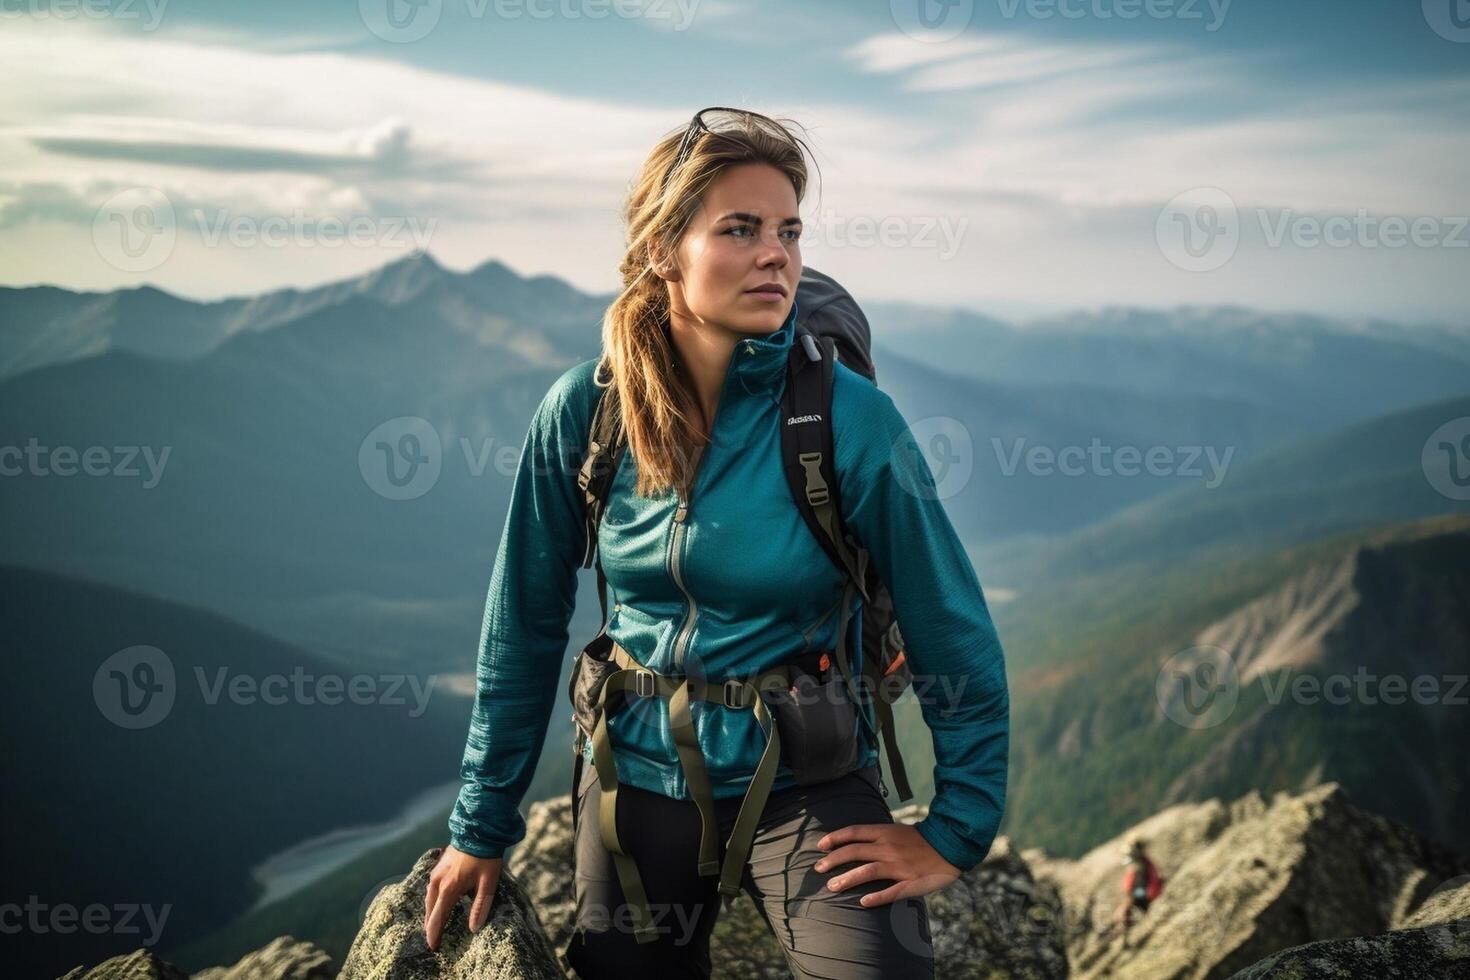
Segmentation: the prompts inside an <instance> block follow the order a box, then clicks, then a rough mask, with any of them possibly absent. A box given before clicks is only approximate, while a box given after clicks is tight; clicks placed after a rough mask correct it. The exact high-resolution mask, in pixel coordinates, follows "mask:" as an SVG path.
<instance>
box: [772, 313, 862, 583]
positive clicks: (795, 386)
mask: <svg viewBox="0 0 1470 980" xmlns="http://www.w3.org/2000/svg"><path fill="white" fill-rule="evenodd" d="M797 340H798V342H797V343H795V344H792V346H791V356H790V357H789V358H788V360H787V362H786V372H787V373H786V389H785V391H784V392H783V393H782V395H781V457H782V464H783V465H782V469H783V470H784V471H785V473H786V482H787V485H788V486H789V487H790V488H791V495H792V497H793V498H794V499H795V500H796V506H797V509H798V510H799V511H800V512H801V516H802V517H803V518H804V519H805V520H806V523H807V526H808V527H810V528H811V531H812V534H814V535H815V536H816V538H817V543H818V544H820V545H821V546H822V550H823V551H825V552H826V553H827V555H828V557H829V558H831V559H832V561H833V562H834V563H835V564H836V565H837V567H838V568H839V569H841V570H842V571H844V572H845V573H846V574H847V576H848V578H849V579H850V580H851V581H852V583H853V585H854V586H855V588H856V589H857V592H858V594H859V595H861V596H862V597H863V600H864V601H865V602H869V601H871V599H872V597H871V596H870V595H869V594H868V586H867V561H868V554H867V552H866V551H865V550H864V549H862V548H861V547H859V546H858V545H856V543H855V542H854V541H853V540H852V538H851V537H849V536H848V534H847V529H846V528H845V527H844V525H843V523H842V508H841V506H840V502H839V500H838V496H837V494H838V487H837V466H836V452H835V451H834V448H833V447H834V442H833V438H832V379H833V375H834V373H835V371H836V367H835V365H836V361H837V353H836V345H835V344H834V343H833V341H832V339H831V338H830V337H817V336H815V335H813V334H812V333H810V332H808V331H805V330H799V331H798V334H797Z"/></svg>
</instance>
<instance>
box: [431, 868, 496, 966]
mask: <svg viewBox="0 0 1470 980" xmlns="http://www.w3.org/2000/svg"><path fill="white" fill-rule="evenodd" d="M502 860H503V859H502V858H482V857H475V856H474V855H473V854H466V853H465V852H463V851H459V850H455V848H454V847H453V846H449V847H445V848H444V853H443V854H442V855H441V856H440V858H439V863H438V864H436V865H434V870H433V871H431V872H430V873H429V890H428V893H427V895H425V897H424V939H425V940H426V941H427V942H428V944H429V948H430V949H432V950H434V951H435V952H438V950H439V941H440V939H441V938H442V937H443V935H444V923H445V922H447V921H449V913H450V912H452V911H454V906H455V904H456V903H457V902H458V901H459V900H460V898H461V897H462V896H464V895H465V894H467V893H469V892H471V891H473V892H474V893H475V901H474V904H473V905H472V906H471V907H470V932H478V931H479V929H480V927H481V926H482V925H484V924H485V919H486V918H488V917H489V915H490V903H491V902H492V901H494V899H495V886H496V885H497V884H499V883H500V865H501V862H502Z"/></svg>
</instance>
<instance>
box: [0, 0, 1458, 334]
mask: <svg viewBox="0 0 1470 980" xmlns="http://www.w3.org/2000/svg"><path fill="white" fill-rule="evenodd" d="M0 64H3V65H4V66H5V68H6V72H5V78H6V82H7V84H6V85H4V86H0V284H4V285H13V286H20V285H37V284H52V285H59V286H65V287H68V288H72V289H85V290H99V289H111V288H117V287H122V286H132V285H138V284H143V283H148V284H152V285H156V286H158V287H160V288H163V289H167V290H169V291H171V292H174V293H177V294H180V295H184V296H189V297H193V298H202V299H208V298H216V297H221V296H229V295H241V294H250V293H257V292H262V291H265V290H269V289H275V288H280V287H284V286H298V287H305V286H311V285H316V284H319V283H322V282H327V281H332V280H337V279H341V278H344V277H347V276H352V275H357V274H360V273H362V272H366V271H368V270H370V269H372V268H375V267H377V266H380V265H382V264H384V263H385V262H389V261H392V260H394V259H396V258H399V257H402V256H403V255H406V254H408V253H410V252H411V251H413V250H415V249H418V248H423V249H427V250H428V251H429V252H430V253H431V254H432V255H433V256H434V257H435V258H436V259H438V260H439V261H440V262H441V263H442V264H443V265H445V266H447V267H449V268H452V269H469V268H472V267H474V266H475V265H478V264H480V263H481V262H484V261H486V260H488V259H498V260H500V261H502V262H504V263H506V264H507V265H509V266H510V267H511V268H512V269H515V270H516V271H517V272H520V273H522V274H526V275H532V274H542V273H549V274H553V275H556V276H559V277H561V278H563V279H565V280H567V281H569V282H570V283H572V284H573V285H575V286H577V287H579V288H581V289H584V290H587V291H590V292H610V291H612V290H614V289H615V288H616V286H617V284H618V282H617V266H618V263H619V260H620V258H621V253H622V250H623V229H622V227H621V224H620V217H619V208H620V205H621V203H622V199H623V196H624V194H625V193H626V190H627V188H628V185H629V182H630V181H631V179H632V178H633V176H634V174H635V172H636V170H637V168H638V166H639V165H640V164H641V162H642V160H643V158H644V157H645V156H646V154H647V153H648V151H649V150H650V149H651V148H652V146H653V144H654V143H655V141H657V140H658V139H659V138H660V137H661V136H663V135H665V134H666V133H668V132H670V131H675V130H679V129H682V128H683V126H684V125H686V124H687V122H688V119H689V117H690V115H691V114H692V113H693V112H694V110H696V109H698V108H699V107H701V106H705V105H711V104H719V105H734V106H741V107H746V108H751V109H755V110H758V111H761V112H765V113H767V114H770V115H778V116H781V117H784V118H787V119H791V120H795V121H796V122H797V123H799V124H800V125H801V127H802V135H803V136H804V137H805V138H806V140H807V142H808V143H809V144H810V145H811V147H812V150H813V152H814V154H815V166H814V168H813V173H812V181H811V185H810V187H809V190H808V193H807V195H806V198H805V200H804V201H803V202H802V213H803V217H804V219H805V221H806V224H807V228H806V232H805V233H804V236H803V241H802V254H803V259H804V261H805V262H806V263H807V264H809V265H811V266H813V267H815V268H820V269H821V270H823V271H824V272H828V273H830V274H832V275H834V276H836V277H837V278H838V279H839V280H841V281H842V282H844V284H846V285H847V286H848V287H849V288H850V289H851V290H852V291H853V293H854V294H855V295H856V296H857V297H858V298H859V299H860V300H867V299H872V300H896V301H909V302H918V303H930V304H940V305H955V306H962V307H966V308H970V309H974V310H977V311H980V312H983V313H988V314H991V315H996V316H1004V317H1010V318H1025V317H1028V316H1039V315H1054V314H1057V313H1063V312H1066V311H1069V310H1086V309H1095V308H1098V307H1102V306H1108V305H1118V304H1126V305H1137V306H1146V307H1171V306H1175V305H1179V304H1223V303H1229V304H1238V305H1245V306H1250V307H1255V308H1258V309H1261V310H1263V311H1292V312H1312V313H1324V314H1328V315H1333V316H1342V317H1347V318H1358V317H1368V316H1374V317H1386V318H1390V319H1396V320H1402V321H1406V322H1421V321H1436V322H1443V323H1449V324H1452V325H1457V326H1470V289H1466V288H1465V285H1464V284H1465V283H1466V282H1467V281H1470V275H1467V272H1470V227H1466V226H1467V224H1470V218H1467V215H1470V190H1467V186H1470V181H1467V179H1466V178H1467V177H1470V152H1467V151H1470V125H1467V122H1470V98H1467V96H1470V2H1467V0H1422V2H1421V0H1395V2H1392V3H1386V2H1370V0H1333V2H1328V0H1292V2H1290V3H1287V2H1283V0H984V2H982V0H892V2H888V0H884V2H881V3H869V2H852V0H849V2H845V3H837V2H791V0H787V2H785V3H777V2H766V0H751V2H741V0H339V2H332V3H309V4H303V3H299V2H290V3H287V2H276V0H252V2H249V3H243V2H241V3H213V2H204V0H61V2H43V0H0Z"/></svg>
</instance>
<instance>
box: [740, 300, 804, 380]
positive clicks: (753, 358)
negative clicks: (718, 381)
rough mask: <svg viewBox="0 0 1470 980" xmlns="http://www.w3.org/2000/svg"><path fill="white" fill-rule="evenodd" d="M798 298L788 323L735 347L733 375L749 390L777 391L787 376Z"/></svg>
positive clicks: (794, 332)
mask: <svg viewBox="0 0 1470 980" xmlns="http://www.w3.org/2000/svg"><path fill="white" fill-rule="evenodd" d="M796 303H797V301H796V299H795V298H793V299H792V300H791V312H790V314H789V315H787V317H786V322H785V323H783V324H781V326H779V327H777V328H776V329H775V330H774V331H772V332H771V333H768V334H765V335H764V336H760V337H746V338H744V339H743V340H741V341H739V342H738V343H737V344H736V345H735V350H734V352H733V353H732V354H731V355H730V361H731V368H730V373H731V374H732V375H733V376H734V377H736V378H738V379H739V381H740V384H741V385H742V386H743V387H744V389H745V390H746V391H749V392H752V393H754V392H756V391H759V390H761V389H774V388H775V387H776V386H777V385H778V384H779V383H780V381H781V379H782V377H784V375H785V371H786V360H787V357H788V356H789V355H790V353H791V345H792V344H793V343H794V342H795V340H796V313H797V306H796Z"/></svg>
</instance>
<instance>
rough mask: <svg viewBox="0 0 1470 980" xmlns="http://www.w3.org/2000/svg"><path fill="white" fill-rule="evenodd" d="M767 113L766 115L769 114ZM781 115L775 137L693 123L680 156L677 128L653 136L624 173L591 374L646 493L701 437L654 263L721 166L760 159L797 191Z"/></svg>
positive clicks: (679, 481)
mask: <svg viewBox="0 0 1470 980" xmlns="http://www.w3.org/2000/svg"><path fill="white" fill-rule="evenodd" d="M773 121H774V120H773ZM786 122H787V121H786V120H780V121H779V122H778V123H777V124H778V126H779V128H780V129H781V130H782V131H784V132H785V134H786V135H785V136H784V137H783V136H781V135H779V134H777V133H775V132H772V131H770V129H769V128H768V127H767V126H763V125H760V124H756V123H753V122H751V121H750V120H747V121H746V123H745V124H744V125H743V126H742V127H740V128H738V129H725V128H721V129H720V131H719V132H717V133H711V132H708V131H702V132H700V134H699V135H698V137H696V138H695V141H694V145H693V146H691V147H690V148H689V150H688V152H687V153H686V155H685V158H684V159H683V161H682V162H680V164H679V167H678V169H677V170H676V171H674V172H673V173H672V174H669V175H668V181H667V185H668V186H667V187H666V188H665V187H664V186H662V185H663V183H664V179H665V174H666V173H667V172H668V169H669V166H670V164H672V163H673V161H674V157H675V156H676V155H677V154H678V151H679V145H680V143H681V142H682V141H683V137H684V133H685V132H686V129H685V128H680V129H679V130H677V131H675V132H672V133H670V134H668V135H667V136H665V137H663V138H662V139H661V140H659V142H658V143H657V144H655V146H654V148H653V150H652V152H650V153H649V155H648V157H647V159H645V160H644V161H643V166H642V167H641V168H640V169H639V171H638V174H637V176H636V177H635V178H634V179H633V182H632V186H631V191H630V193H629V195H628V198H627V200H626V202H625V203H624V206H623V219H624V221H625V222H626V224H627V242H628V247H627V251H626V252H625V253H624V255H623V261H622V263H621V265H620V266H619V272H620V273H621V276H622V282H623V287H622V290H621V292H619V293H618V295H617V298H615V299H614V300H613V301H612V303H611V304H610V305H609V306H608V308H607V310H606V312H605V313H604V314H603V318H602V355H601V357H600V358H599V359H598V363H597V370H596V371H595V372H594V374H593V378H594V381H595V382H596V384H597V385H598V386H599V387H603V388H612V389H613V390H609V391H607V392H605V394H604V397H616V398H617V399H618V401H619V403H620V408H621V411H622V418H623V431H624V433H625V435H626V438H627V440H628V450H629V451H630V452H632V453H633V454H634V456H635V457H636V459H637V468H638V479H637V483H636V485H635V487H634V492H635V493H637V494H639V495H642V496H655V495H658V494H661V493H664V492H666V491H669V490H672V489H674V488H676V487H678V486H681V485H683V483H684V481H686V480H687V479H688V478H689V476H690V474H689V473H688V472H686V471H687V469H688V464H689V463H690V462H691V461H692V459H693V458H694V453H695V451H696V450H697V449H700V448H702V447H703V446H704V445H705V444H706V443H708V441H709V440H708V437H707V436H706V435H705V434H704V433H703V432H702V431H701V429H700V426H699V425H698V423H697V422H696V419H697V418H698V417H699V412H698V409H697V405H696V399H695V392H694V390H693V387H692V385H691V384H690V383H689V380H688V378H687V375H686V373H685V371H684V370H683V369H682V367H681V366H680V364H679V359H678V357H677V352H676V351H675V349H674V346H673V343H672V340H671V337H670V334H669V316H670V313H669V286H668V284H667V283H666V282H664V280H662V279H661V278H659V277H658V275H656V274H655V273H654V271H653V267H654V263H655V262H658V261H661V260H667V259H668V258H669V257H671V256H672V255H673V254H674V252H675V250H676V248H677V246H678V242H679V239H680V238H681V237H682V236H683V233H684V229H685V228H686V227H687V226H688V224H689V221H690V220H691V219H692V218H693V217H694V214H695V213H696V212H697V211H698V209H699V206H700V201H701V198H702V196H703V194H704V191H705V190H706V189H707V188H708V187H709V186H710V184H711V183H712V182H713V181H714V180H715V179H716V178H717V177H719V175H720V174H721V173H723V172H724V171H725V170H726V169H728V168H730V167H733V166H736V165H739V164H743V163H767V164H770V165H771V166H773V167H775V168H776V169H778V170H780V171H781V172H782V173H784V174H785V175H786V176H787V177H789V178H790V180H791V184H792V186H793V187H794V188H795V190H796V199H797V201H798V202H799V201H800V200H801V199H802V196H803V194H804V193H805V190H806V183H807V170H806V161H805V158H804V156H803V151H804V150H805V149H806V144H805V143H804V142H803V141H802V140H801V139H800V138H799V137H797V136H795V135H794V134H792V133H791V131H790V129H789V128H788V127H787V125H786Z"/></svg>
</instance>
